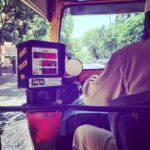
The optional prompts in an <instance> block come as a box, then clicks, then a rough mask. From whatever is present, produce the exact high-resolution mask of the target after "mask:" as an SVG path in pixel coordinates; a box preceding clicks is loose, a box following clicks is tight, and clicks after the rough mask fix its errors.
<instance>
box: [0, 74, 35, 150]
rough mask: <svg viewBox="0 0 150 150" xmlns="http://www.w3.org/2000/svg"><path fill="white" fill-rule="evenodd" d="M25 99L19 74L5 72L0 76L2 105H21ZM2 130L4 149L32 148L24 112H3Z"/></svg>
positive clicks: (1, 119)
mask: <svg viewBox="0 0 150 150" xmlns="http://www.w3.org/2000/svg"><path fill="white" fill-rule="evenodd" d="M25 101H26V96H25V91H24V90H22V89H18V88H17V76H16V75H14V74H3V76H2V77H0V106H19V105H22V104H23V103H25ZM2 131H3V133H2ZM0 132H1V133H2V135H1V142H2V150H32V144H31V139H30V136H29V131H28V126H27V120H26V116H25V114H24V113H19V112H15V113H13V112H7V113H1V114H0Z"/></svg>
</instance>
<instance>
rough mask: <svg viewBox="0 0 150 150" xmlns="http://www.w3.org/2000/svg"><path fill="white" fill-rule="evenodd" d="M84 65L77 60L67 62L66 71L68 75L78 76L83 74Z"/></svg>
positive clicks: (72, 59)
mask: <svg viewBox="0 0 150 150" xmlns="http://www.w3.org/2000/svg"><path fill="white" fill-rule="evenodd" d="M82 68H83V67H82V63H81V61H80V60H78V59H76V58H71V59H69V60H67V62H66V64H65V70H66V73H67V74H68V75H71V76H78V75H79V74H80V73H81V72H82Z"/></svg>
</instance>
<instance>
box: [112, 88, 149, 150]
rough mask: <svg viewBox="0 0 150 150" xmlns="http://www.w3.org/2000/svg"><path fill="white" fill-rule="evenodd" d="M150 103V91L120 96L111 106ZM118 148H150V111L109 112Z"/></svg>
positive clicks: (127, 149) (120, 149)
mask: <svg viewBox="0 0 150 150" xmlns="http://www.w3.org/2000/svg"><path fill="white" fill-rule="evenodd" d="M131 105H132V106H133V105H150V91H146V92H143V93H139V94H135V95H130V96H126V97H122V98H118V99H116V100H114V101H112V103H111V106H131ZM109 119H110V125H111V129H112V132H113V135H114V137H115V140H116V144H117V150H150V111H141V110H139V111H136V112H135V111H133V112H117V113H110V114H109Z"/></svg>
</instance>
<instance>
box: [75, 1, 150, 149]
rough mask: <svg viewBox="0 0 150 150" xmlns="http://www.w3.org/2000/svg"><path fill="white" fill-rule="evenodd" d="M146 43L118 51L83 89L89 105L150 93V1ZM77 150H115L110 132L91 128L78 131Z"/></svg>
mask: <svg viewBox="0 0 150 150" xmlns="http://www.w3.org/2000/svg"><path fill="white" fill-rule="evenodd" d="M143 39H144V40H143V41H141V42H138V43H135V44H132V45H129V46H126V47H124V48H122V49H121V50H119V51H117V52H115V53H114V54H113V55H112V57H111V59H110V61H109V62H108V64H107V67H106V69H105V71H104V72H103V73H102V74H101V75H100V76H97V77H96V76H93V77H91V78H89V79H88V80H87V81H86V82H85V84H84V86H83V101H84V103H85V104H86V105H101V106H108V105H109V104H110V100H113V99H116V98H118V97H121V96H125V95H131V94H136V93H140V92H144V91H148V90H150V79H149V77H150V68H149V66H150V0H147V1H146V3H145V22H144V38H143ZM73 149H74V150H116V145H115V139H114V138H113V135H112V133H111V132H110V131H107V130H105V129H102V128H97V127H94V126H91V125H83V126H80V127H78V128H77V129H76V131H75V134H74V138H73Z"/></svg>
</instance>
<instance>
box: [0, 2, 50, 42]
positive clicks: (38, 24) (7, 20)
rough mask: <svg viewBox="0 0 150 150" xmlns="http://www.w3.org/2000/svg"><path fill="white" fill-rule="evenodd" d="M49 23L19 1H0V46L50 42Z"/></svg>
mask: <svg viewBox="0 0 150 150" xmlns="http://www.w3.org/2000/svg"><path fill="white" fill-rule="evenodd" d="M49 27H50V25H49V23H47V22H46V21H45V20H44V19H43V18H42V17H40V16H39V15H37V14H36V13H35V12H33V11H32V10H31V9H30V8H28V7H26V6H25V5H24V4H22V3H21V2H20V1H19V0H0V44H3V43H4V42H11V43H13V44H17V43H19V42H23V41H26V40H29V39H37V40H39V39H40V40H48V41H49V40H50V37H49V36H50V35H49V33H50V32H49Z"/></svg>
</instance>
